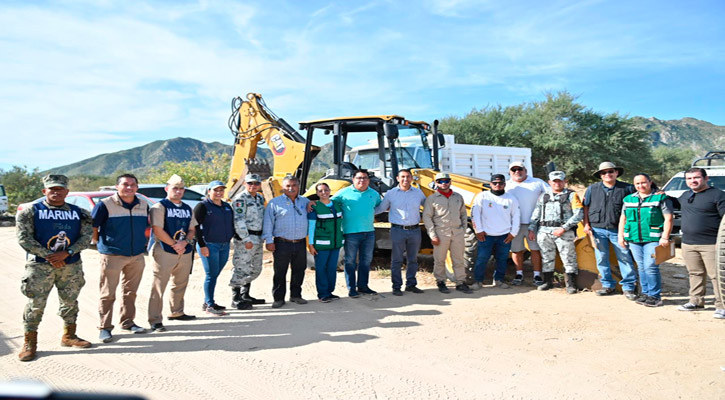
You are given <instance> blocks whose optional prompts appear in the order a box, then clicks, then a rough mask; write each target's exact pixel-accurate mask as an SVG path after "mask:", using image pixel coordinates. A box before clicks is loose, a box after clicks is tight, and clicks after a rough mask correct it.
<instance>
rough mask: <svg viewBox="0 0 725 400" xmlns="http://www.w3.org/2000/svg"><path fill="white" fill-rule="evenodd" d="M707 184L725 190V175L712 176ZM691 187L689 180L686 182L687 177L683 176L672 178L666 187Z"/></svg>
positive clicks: (672, 188)
mask: <svg viewBox="0 0 725 400" xmlns="http://www.w3.org/2000/svg"><path fill="white" fill-rule="evenodd" d="M707 184H708V185H710V186H711V187H714V188H717V189H720V190H725V176H710V177H708V180H707ZM689 189H690V188H689V187H687V182H685V178H682V177H677V178H672V180H671V181H670V182H669V183H668V184H667V185H666V186H665V188H664V190H665V191H670V190H689Z"/></svg>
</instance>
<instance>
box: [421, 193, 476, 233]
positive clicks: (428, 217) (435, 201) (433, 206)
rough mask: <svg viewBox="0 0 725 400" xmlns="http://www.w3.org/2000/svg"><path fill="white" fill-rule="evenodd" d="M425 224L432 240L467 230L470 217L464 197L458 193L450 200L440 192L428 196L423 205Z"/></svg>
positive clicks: (452, 195)
mask: <svg viewBox="0 0 725 400" xmlns="http://www.w3.org/2000/svg"><path fill="white" fill-rule="evenodd" d="M423 223H424V224H425V228H426V229H427V230H428V236H430V238H431V239H435V238H437V237H439V236H450V235H452V234H453V231H454V230H456V229H466V225H467V224H468V216H467V215H466V203H465V202H464V200H463V196H461V195H460V194H458V193H456V192H453V194H451V197H448V198H447V197H446V196H444V195H442V194H440V193H439V192H435V193H433V194H432V195H430V196H428V198H426V199H425V204H424V205H423Z"/></svg>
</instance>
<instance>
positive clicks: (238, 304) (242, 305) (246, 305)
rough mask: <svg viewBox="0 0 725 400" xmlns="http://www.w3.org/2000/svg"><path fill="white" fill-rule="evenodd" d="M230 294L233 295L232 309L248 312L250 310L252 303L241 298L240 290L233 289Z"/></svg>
mask: <svg viewBox="0 0 725 400" xmlns="http://www.w3.org/2000/svg"><path fill="white" fill-rule="evenodd" d="M232 293H233V294H234V295H233V296H232V308H236V309H237V310H249V309H251V308H252V303H251V302H249V301H245V300H244V299H243V298H242V292H241V288H238V287H233V288H232Z"/></svg>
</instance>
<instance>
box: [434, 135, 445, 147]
mask: <svg viewBox="0 0 725 400" xmlns="http://www.w3.org/2000/svg"><path fill="white" fill-rule="evenodd" d="M436 139H437V140H438V147H445V146H446V138H445V137H444V136H443V134H442V133H438V134H436Z"/></svg>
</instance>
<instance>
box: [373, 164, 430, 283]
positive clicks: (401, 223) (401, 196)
mask: <svg viewBox="0 0 725 400" xmlns="http://www.w3.org/2000/svg"><path fill="white" fill-rule="evenodd" d="M397 180H398V186H397V187H394V188H392V189H390V190H388V191H387V192H386V193H385V198H383V201H382V203H380V205H378V206H377V207H375V213H376V214H380V213H382V212H385V211H388V210H390V212H389V213H388V221H390V224H391V225H392V226H391V228H390V240H391V242H392V252H391V254H390V279H391V280H392V281H393V294H394V295H395V296H402V295H403V291H402V290H400V289H401V287H402V285H403V279H402V273H401V268H402V266H403V253H405V255H406V266H407V269H406V272H405V291H406V292H413V293H423V291H422V290H421V289H418V287H416V285H417V284H418V281H417V280H416V279H415V274H416V272H418V251H419V250H420V242H421V231H420V207H421V206H422V205H423V203H424V202H425V195H424V194H423V191H421V190H420V189H418V188H415V187H412V186H411V185H410V184H411V183H412V182H413V174H411V173H410V170H409V169H401V170H400V172H398V177H397Z"/></svg>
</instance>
